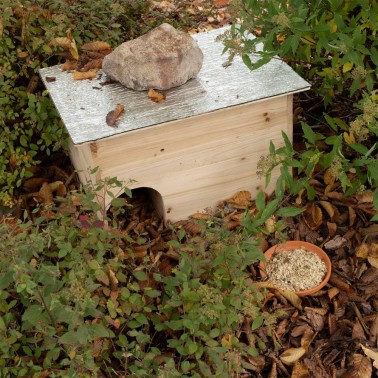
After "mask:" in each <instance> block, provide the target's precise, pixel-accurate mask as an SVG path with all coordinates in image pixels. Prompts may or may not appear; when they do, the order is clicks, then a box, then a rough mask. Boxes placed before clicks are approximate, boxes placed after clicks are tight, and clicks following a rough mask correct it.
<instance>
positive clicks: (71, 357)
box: [68, 349, 76, 360]
mask: <svg viewBox="0 0 378 378" xmlns="http://www.w3.org/2000/svg"><path fill="white" fill-rule="evenodd" d="M68 355H69V357H70V359H71V360H73V359H74V358H75V356H76V350H75V349H72V350H71V351H70V352H69V353H68Z"/></svg>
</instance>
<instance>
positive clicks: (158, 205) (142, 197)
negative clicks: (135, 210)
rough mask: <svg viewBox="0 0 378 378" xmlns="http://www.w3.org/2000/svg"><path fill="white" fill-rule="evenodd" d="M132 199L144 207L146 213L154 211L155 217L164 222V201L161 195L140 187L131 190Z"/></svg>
mask: <svg viewBox="0 0 378 378" xmlns="http://www.w3.org/2000/svg"><path fill="white" fill-rule="evenodd" d="M131 193H132V198H134V199H136V200H137V201H138V203H140V204H141V205H142V206H145V207H146V211H149V212H152V211H156V213H157V215H158V216H159V217H160V218H161V219H163V221H165V211H164V201H163V197H162V196H161V194H160V193H159V192H158V191H157V190H155V189H153V188H149V187H145V186H143V187H140V188H135V189H132V190H131Z"/></svg>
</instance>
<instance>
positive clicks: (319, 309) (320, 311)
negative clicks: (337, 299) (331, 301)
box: [304, 289, 337, 316]
mask: <svg viewBox="0 0 378 378" xmlns="http://www.w3.org/2000/svg"><path fill="white" fill-rule="evenodd" d="M336 290H337V289H336ZM304 310H305V311H312V312H315V313H316V314H318V315H322V316H324V315H326V314H327V312H328V310H327V309H326V308H323V307H305V308H304Z"/></svg>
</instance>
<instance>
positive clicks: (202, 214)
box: [190, 213, 211, 220]
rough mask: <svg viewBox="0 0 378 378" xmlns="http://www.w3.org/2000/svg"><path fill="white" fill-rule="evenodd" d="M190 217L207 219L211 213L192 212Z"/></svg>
mask: <svg viewBox="0 0 378 378" xmlns="http://www.w3.org/2000/svg"><path fill="white" fill-rule="evenodd" d="M190 218H191V219H196V220H200V219H203V220H208V219H210V218H211V215H210V214H206V213H195V214H192V215H191V216H190Z"/></svg>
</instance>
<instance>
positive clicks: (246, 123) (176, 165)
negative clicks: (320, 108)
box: [40, 28, 309, 222]
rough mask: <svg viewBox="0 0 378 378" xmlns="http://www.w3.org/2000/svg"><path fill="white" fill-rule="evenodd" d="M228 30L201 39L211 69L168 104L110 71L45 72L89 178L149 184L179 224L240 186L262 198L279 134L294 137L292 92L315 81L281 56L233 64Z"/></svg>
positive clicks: (169, 95)
mask: <svg viewBox="0 0 378 378" xmlns="http://www.w3.org/2000/svg"><path fill="white" fill-rule="evenodd" d="M224 31H225V28H222V29H217V30H212V31H209V32H205V33H200V34H197V35H194V36H193V38H194V39H196V41H197V43H198V45H199V46H200V48H201V49H202V52H203V54H204V61H203V66H202V69H201V71H200V73H199V75H198V77H197V78H196V79H192V80H189V81H188V82H187V83H185V84H184V85H182V86H180V87H176V88H173V89H170V90H168V91H167V92H166V99H165V101H164V102H161V103H155V102H153V101H151V100H150V99H149V98H148V96H147V93H146V92H138V91H133V90H129V89H127V88H125V87H123V86H122V85H121V84H119V83H112V84H108V85H104V83H105V82H106V75H105V74H104V73H102V72H101V71H100V72H99V73H98V75H97V77H96V78H95V79H93V80H82V81H74V80H73V78H72V74H70V73H68V72H63V71H62V70H61V69H60V66H59V65H58V66H53V67H49V68H44V69H42V70H41V72H40V74H41V77H42V79H43V81H44V84H45V86H46V88H47V89H48V91H49V93H50V96H51V97H52V99H53V101H54V104H55V106H56V108H57V109H58V111H59V113H60V116H61V118H62V120H63V122H64V124H65V126H66V128H67V130H68V133H69V136H70V139H71V140H70V148H69V152H70V157H71V160H72V163H73V165H74V167H75V169H76V170H77V171H78V174H79V177H80V180H81V181H82V182H83V183H85V182H88V180H92V181H93V180H94V181H96V180H99V179H104V178H107V177H117V178H118V179H119V180H122V181H125V182H129V180H132V184H130V185H129V188H130V189H136V188H149V190H150V192H151V193H153V194H154V195H153V196H152V197H151V198H152V200H153V201H154V205H155V208H156V209H157V210H158V212H159V213H160V214H161V216H162V217H163V219H164V221H172V222H174V221H178V220H181V219H185V218H187V217H188V216H189V215H191V214H193V213H195V212H198V211H202V210H203V209H205V208H208V207H214V206H215V205H216V204H217V203H218V202H219V201H221V200H224V199H226V198H228V197H230V196H232V195H233V194H235V193H236V192H238V191H240V190H248V191H250V192H251V193H252V195H255V194H256V193H257V191H258V190H259V189H260V188H262V187H263V182H264V181H263V180H261V179H259V178H258V177H257V175H256V171H257V162H258V160H259V158H260V156H261V155H265V154H267V153H268V151H269V144H270V141H273V143H274V144H275V145H276V146H279V145H282V143H283V140H282V134H281V131H284V132H285V133H286V134H287V135H288V136H289V138H291V137H292V112H293V111H292V106H293V105H292V98H293V94H294V93H296V92H299V91H303V90H307V89H309V84H308V83H307V82H306V81H304V80H303V79H302V78H301V77H300V76H298V75H297V74H296V73H295V72H294V71H293V70H292V69H291V68H290V67H289V66H288V65H286V64H285V63H283V62H281V61H280V60H278V59H273V60H272V61H271V62H270V63H268V64H266V65H265V66H263V67H261V68H259V69H258V70H256V71H252V72H251V71H250V70H249V69H248V68H247V67H246V66H245V65H244V64H243V62H242V61H241V59H240V58H239V57H236V58H235V59H234V61H233V62H232V64H231V65H230V66H227V65H226V64H224V63H225V62H226V60H227V56H225V55H222V52H223V48H224V46H223V44H222V42H218V41H216V37H217V36H218V35H220V34H222V33H224ZM49 77H54V78H55V80H54V81H52V80H51V79H49ZM46 78H47V79H46ZM117 104H123V105H124V107H125V112H124V114H123V115H122V117H121V118H120V120H119V123H118V124H117V127H116V128H114V127H110V126H109V125H107V123H106V116H107V114H108V113H109V112H110V111H111V110H113V109H114V108H115V107H116V105H117ZM95 167H98V170H97V172H96V174H95V176H93V175H91V174H90V173H89V172H90V170H91V169H93V168H95ZM275 179H276V177H275V176H274V175H273V177H272V184H274V182H275ZM110 200H111V198H110V196H109V197H108V198H106V199H105V206H108V205H109V203H110Z"/></svg>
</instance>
